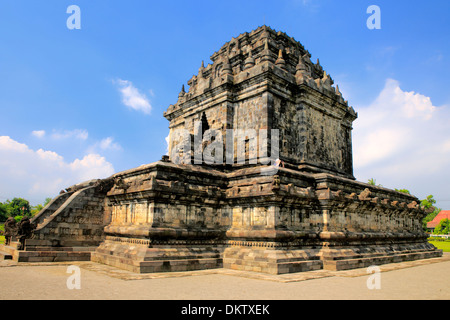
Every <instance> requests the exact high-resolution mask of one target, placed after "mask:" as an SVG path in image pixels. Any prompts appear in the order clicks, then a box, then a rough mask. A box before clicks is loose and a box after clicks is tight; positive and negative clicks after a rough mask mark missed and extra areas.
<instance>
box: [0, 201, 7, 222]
mask: <svg viewBox="0 0 450 320" xmlns="http://www.w3.org/2000/svg"><path fill="white" fill-rule="evenodd" d="M6 219H8V210H7V209H6V204H4V203H1V202H0V222H5V221H6Z"/></svg>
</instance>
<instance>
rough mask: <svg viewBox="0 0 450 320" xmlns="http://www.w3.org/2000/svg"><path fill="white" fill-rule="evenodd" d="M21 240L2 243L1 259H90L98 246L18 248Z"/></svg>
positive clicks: (50, 260)
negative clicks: (6, 243) (8, 243)
mask: <svg viewBox="0 0 450 320" xmlns="http://www.w3.org/2000/svg"><path fill="white" fill-rule="evenodd" d="M18 245H19V242H17V241H12V242H11V244H10V245H8V246H6V245H4V244H1V245H0V260H12V261H15V262H62V261H90V260H91V252H93V251H94V250H95V248H96V247H59V248H58V247H34V248H25V250H18Z"/></svg>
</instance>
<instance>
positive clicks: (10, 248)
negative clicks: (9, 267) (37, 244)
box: [0, 243, 18, 256]
mask: <svg viewBox="0 0 450 320" xmlns="http://www.w3.org/2000/svg"><path fill="white" fill-rule="evenodd" d="M11 244H13V243H11ZM16 251H18V250H17V246H16V245H14V246H13V245H8V246H7V245H5V244H0V252H4V253H6V254H8V255H11V256H13V255H14V253H15V252H16Z"/></svg>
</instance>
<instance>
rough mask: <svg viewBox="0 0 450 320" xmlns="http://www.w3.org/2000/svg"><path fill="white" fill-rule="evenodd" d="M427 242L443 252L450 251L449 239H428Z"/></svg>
mask: <svg viewBox="0 0 450 320" xmlns="http://www.w3.org/2000/svg"><path fill="white" fill-rule="evenodd" d="M428 242H429V243H431V244H432V245H434V246H435V247H436V248H438V249H441V250H442V251H444V252H450V241H428Z"/></svg>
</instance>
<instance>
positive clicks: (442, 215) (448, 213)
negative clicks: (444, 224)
mask: <svg viewBox="0 0 450 320" xmlns="http://www.w3.org/2000/svg"><path fill="white" fill-rule="evenodd" d="M443 219H449V220H450V210H441V212H439V213H438V215H437V216H436V217H435V218H434V219H433V220H431V221H430V222H428V223H427V229H428V230H429V231H430V232H433V231H434V229H435V228H436V226H437V225H438V224H439V222H441V220H443Z"/></svg>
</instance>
